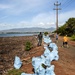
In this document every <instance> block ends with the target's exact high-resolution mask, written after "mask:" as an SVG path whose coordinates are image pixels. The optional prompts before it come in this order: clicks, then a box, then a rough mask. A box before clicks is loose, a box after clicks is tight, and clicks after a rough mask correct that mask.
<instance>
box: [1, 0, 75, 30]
mask: <svg viewBox="0 0 75 75" xmlns="http://www.w3.org/2000/svg"><path fill="white" fill-rule="evenodd" d="M57 1H58V3H59V4H60V3H61V5H59V6H58V8H61V10H58V26H59V27H60V26H62V25H63V24H65V22H66V21H67V20H68V19H69V18H72V17H75V0H0V30H7V29H14V28H30V27H41V28H50V27H54V28H56V10H53V9H55V8H56V6H55V5H54V3H56V2H57Z"/></svg>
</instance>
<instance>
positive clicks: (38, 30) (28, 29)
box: [0, 27, 55, 33]
mask: <svg viewBox="0 0 75 75" xmlns="http://www.w3.org/2000/svg"><path fill="white" fill-rule="evenodd" d="M54 30H55V28H53V27H51V28H38V27H33V28H17V29H10V30H3V31H0V33H8V32H52V31H54Z"/></svg>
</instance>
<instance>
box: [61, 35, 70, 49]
mask: <svg viewBox="0 0 75 75" xmlns="http://www.w3.org/2000/svg"><path fill="white" fill-rule="evenodd" d="M65 46H66V47H67V48H68V47H69V46H68V37H67V35H66V36H64V37H63V46H62V47H65Z"/></svg>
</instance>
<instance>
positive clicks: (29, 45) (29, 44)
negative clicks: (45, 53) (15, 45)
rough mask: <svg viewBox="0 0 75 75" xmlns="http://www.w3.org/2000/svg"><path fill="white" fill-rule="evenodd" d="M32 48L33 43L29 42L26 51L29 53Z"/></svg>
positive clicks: (26, 44)
mask: <svg viewBox="0 0 75 75" xmlns="http://www.w3.org/2000/svg"><path fill="white" fill-rule="evenodd" d="M31 48H32V44H31V42H29V41H27V42H26V43H25V50H26V51H29V50H30V49H31Z"/></svg>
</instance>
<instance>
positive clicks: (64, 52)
mask: <svg viewBox="0 0 75 75" xmlns="http://www.w3.org/2000/svg"><path fill="white" fill-rule="evenodd" d="M52 40H53V42H55V38H52ZM57 46H58V48H59V50H58V51H59V57H60V58H59V60H58V61H52V64H53V65H55V74H56V75H75V42H74V41H69V46H70V48H62V47H61V46H62V37H59V42H58V43H57ZM35 50H36V52H35V53H32V54H30V55H29V56H27V57H33V56H40V55H41V54H43V52H44V49H43V46H40V47H36V48H35ZM32 52H34V50H32ZM21 69H22V70H23V71H24V72H26V73H33V71H32V69H33V67H32V64H31V61H30V62H29V63H28V64H24V65H23V66H22V68H21Z"/></svg>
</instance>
